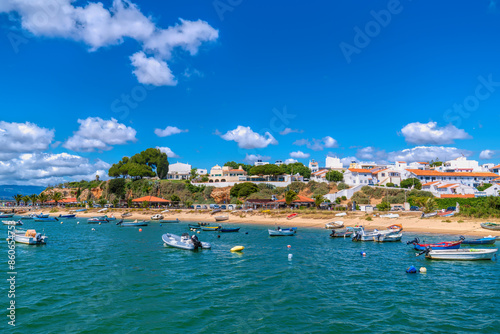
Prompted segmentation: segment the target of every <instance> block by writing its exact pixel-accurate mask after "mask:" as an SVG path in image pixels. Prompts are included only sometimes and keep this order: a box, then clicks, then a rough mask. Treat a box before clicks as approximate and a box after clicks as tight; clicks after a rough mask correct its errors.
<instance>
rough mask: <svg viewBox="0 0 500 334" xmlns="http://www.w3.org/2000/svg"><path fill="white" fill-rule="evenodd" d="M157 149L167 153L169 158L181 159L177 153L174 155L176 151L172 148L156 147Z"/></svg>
mask: <svg viewBox="0 0 500 334" xmlns="http://www.w3.org/2000/svg"><path fill="white" fill-rule="evenodd" d="M156 148H157V149H159V150H160V151H161V152H163V153H166V154H167V156H168V157H169V158H179V156H178V155H177V154H175V153H174V151H172V150H171V149H170V147H166V146H164V147H160V146H156Z"/></svg>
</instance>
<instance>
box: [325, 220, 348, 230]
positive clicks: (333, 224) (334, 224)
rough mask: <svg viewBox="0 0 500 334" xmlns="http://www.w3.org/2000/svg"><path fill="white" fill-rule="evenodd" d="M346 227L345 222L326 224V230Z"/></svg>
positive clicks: (338, 221)
mask: <svg viewBox="0 0 500 334" xmlns="http://www.w3.org/2000/svg"><path fill="white" fill-rule="evenodd" d="M343 226H344V222H343V221H341V220H337V221H334V222H329V223H326V224H325V228H327V229H335V228H341V227H343Z"/></svg>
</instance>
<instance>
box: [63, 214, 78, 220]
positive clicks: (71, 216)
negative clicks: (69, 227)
mask: <svg viewBox="0 0 500 334" xmlns="http://www.w3.org/2000/svg"><path fill="white" fill-rule="evenodd" d="M75 217H76V215H62V214H61V215H59V218H66V219H68V218H75Z"/></svg>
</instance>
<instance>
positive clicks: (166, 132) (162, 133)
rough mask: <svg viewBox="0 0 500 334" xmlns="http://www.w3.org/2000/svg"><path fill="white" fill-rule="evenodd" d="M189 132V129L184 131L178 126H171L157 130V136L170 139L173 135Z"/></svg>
mask: <svg viewBox="0 0 500 334" xmlns="http://www.w3.org/2000/svg"><path fill="white" fill-rule="evenodd" d="M188 131H189V130H188V129H186V130H182V129H179V128H178V127H176V126H170V125H169V126H167V127H166V128H165V129H155V135H157V136H158V137H168V136H172V135H176V134H178V133H183V132H188Z"/></svg>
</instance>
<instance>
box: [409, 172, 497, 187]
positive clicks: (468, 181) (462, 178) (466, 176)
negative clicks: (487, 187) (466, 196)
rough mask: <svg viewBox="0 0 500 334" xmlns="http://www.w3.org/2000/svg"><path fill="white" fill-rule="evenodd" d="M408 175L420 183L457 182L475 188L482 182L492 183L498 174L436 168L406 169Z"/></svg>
mask: <svg viewBox="0 0 500 334" xmlns="http://www.w3.org/2000/svg"><path fill="white" fill-rule="evenodd" d="M407 171H408V172H409V177H415V178H417V179H419V180H420V183H422V184H424V183H428V182H433V181H440V182H443V183H458V184H463V185H466V186H469V187H473V188H476V187H478V186H480V185H482V184H484V183H492V182H493V180H494V179H496V178H498V175H497V174H495V173H491V172H440V171H436V170H420V169H408V170H407Z"/></svg>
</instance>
